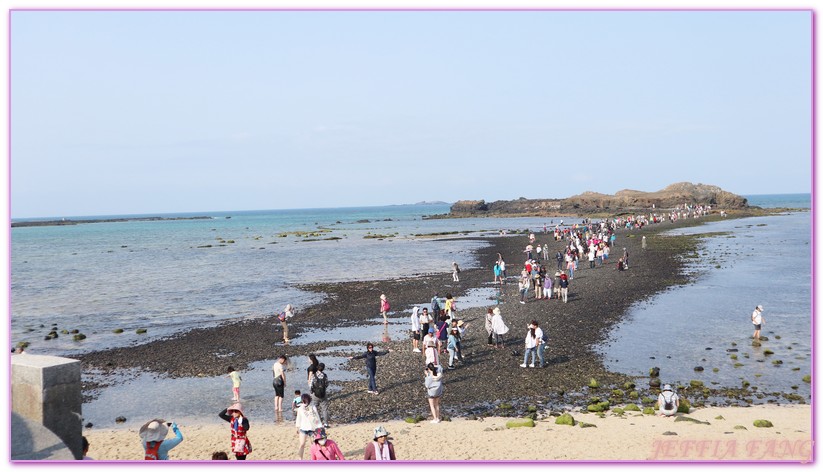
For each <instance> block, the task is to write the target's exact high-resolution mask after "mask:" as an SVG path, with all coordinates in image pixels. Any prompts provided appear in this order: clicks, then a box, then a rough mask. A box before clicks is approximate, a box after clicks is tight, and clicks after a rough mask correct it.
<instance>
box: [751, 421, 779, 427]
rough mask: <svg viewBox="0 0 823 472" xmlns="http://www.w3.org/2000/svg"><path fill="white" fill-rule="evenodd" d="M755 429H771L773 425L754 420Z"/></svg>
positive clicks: (769, 422)
mask: <svg viewBox="0 0 823 472" xmlns="http://www.w3.org/2000/svg"><path fill="white" fill-rule="evenodd" d="M753 424H754V426H755V428H772V427H774V425H773V424H772V422H771V421H769V420H754V423H753Z"/></svg>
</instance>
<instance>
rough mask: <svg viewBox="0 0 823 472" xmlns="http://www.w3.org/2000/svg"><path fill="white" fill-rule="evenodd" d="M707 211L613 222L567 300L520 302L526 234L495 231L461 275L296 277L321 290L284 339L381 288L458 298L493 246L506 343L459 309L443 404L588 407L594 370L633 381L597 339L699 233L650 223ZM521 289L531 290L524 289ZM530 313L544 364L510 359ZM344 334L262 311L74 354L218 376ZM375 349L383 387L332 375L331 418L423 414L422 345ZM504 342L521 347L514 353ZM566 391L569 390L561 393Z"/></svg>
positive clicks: (660, 281) (470, 410) (395, 298)
mask: <svg viewBox="0 0 823 472" xmlns="http://www.w3.org/2000/svg"><path fill="white" fill-rule="evenodd" d="M713 219H716V217H708V218H704V219H702V220H700V221H698V222H693V221H686V222H681V223H676V224H671V223H668V222H667V223H662V224H658V225H651V226H648V227H646V228H644V229H642V230H633V231H627V230H619V231H618V237H617V240H616V243H615V247H614V248H612V252H611V257H610V259H609V260H608V262H607V264H605V265H604V266H603V267H599V268H596V269H588V261H581V262H580V264H579V267H580V269H579V270H577V271H575V274H574V275H575V277H574V280H572V281H571V282H570V288H569V301H568V303H567V304H564V303H562V302H560V301H557V300H554V299H552V300H534V299H530V300H529V301H528V303H526V304H525V305H522V304H520V303H518V292H517V282H516V276H517V275H519V272H520V270H522V263H523V261H524V259H525V255H524V254H523V249H524V247H525V246H526V245H527V244H528V238H527V235H525V234H518V235H510V236H503V237H498V236H495V237H491V238H483V240H485V241H488V242H489V243H490V246H489V247H486V248H483V249H480V250H479V252H478V254H477V257H478V260H479V263H480V265H481V266H482V267H483V268H482V269H466V270H463V271H462V272H461V273H460V282H459V283H455V282H452V275H451V272H450V268H444V272H443V273H442V274H435V275H425V276H419V277H412V278H406V279H391V280H382V281H367V282H345V283H330V284H314V285H304V286H301V288H303V289H308V290H311V291H315V292H322V293H325V294H326V295H327V297H326V299H325V301H324V302H322V303H320V304H318V305H314V306H309V307H300V311H299V317H296V318H295V320H296V322H295V323H292V324H290V327H289V330H290V334H291V337H292V339H294V338H297V337H299V336H300V332H301V327H302V326H307V327H317V326H326V327H335V326H341V327H342V326H351V325H356V324H357V323H360V322H363V321H364V320H370V319H374V318H376V317H377V316H378V311H379V308H378V306H379V305H378V299H379V296H380V294H381V293H385V294H387V296H388V297H389V300H390V301H391V303H392V309H393V310H398V312H397V313H396V316H397V317H398V318H399V317H402V318H403V319H404V320H407V319H408V317H409V314H410V308H411V306H412V304H413V303H421V302H422V301H427V300H430V299H431V297H432V296H433V295H434V293H435V292H437V293H439V294H440V296H441V297H443V296H445V294H446V293H447V292H451V293H452V294H453V295H454V296H455V297H456V298H457V300H458V308H459V299H460V296H461V295H462V294H464V293H465V291H466V290H468V289H470V288H474V287H491V286H492V285H491V281H492V279H493V275H492V266H493V265H494V261H495V260H496V259H497V253H498V252H499V253H501V254H502V255H503V257H504V259H505V260H506V267H507V272H508V275H509V281H508V283H507V284H506V286H505V289H504V296H503V303H501V305H500V308H501V311H502V315H503V319H504V321H505V323H506V324H507V325H508V326H509V328H510V332H509V334H508V335H507V337H506V348H505V349H497V350H495V349H492V348H490V347H489V346H487V344H486V336H487V334H486V331H485V328H484V319H485V313H486V308H479V307H478V308H469V309H465V310H460V311H459V312H458V317H459V318H461V319H463V320H465V321H466V322H468V323H469V329H468V330H467V333H466V337H465V338H464V340H463V346H464V347H463V349H464V356H465V357H466V361H465V363H463V364H458V366H457V369H455V370H448V371H447V372H446V374H445V375H446V377H445V394H444V397H443V409H444V412H445V413H446V414H448V415H450V416H456V417H468V416H470V415H493V414H497V415H499V414H501V409H498V408H497V407H498V406H499V405H500V404H503V403H506V404H513V405H515V406H516V408H515V413H516V412H517V411H519V410H521V409H522V410H525V409H526V405H534V404H541V405H544V406H548V405H552V406H563V405H566V404H571V403H579V402H580V399H579V397H582V402H583V403H582V404H583V405H585V402H586V399H587V398H588V397H587V396H585V395H589V394H592V393H591V392H590V391H589V389H588V384H589V380H590V379H592V378H595V379H597V381H598V382H599V384H600V385H601V388H600V390H602V391H603V392H608V391H610V390H609V389H611V388H619V387H613V386H622V385H623V384H624V383H625V382H627V381H630V380H633V379H632V378H629V377H627V376H625V375H622V374H616V373H612V372H609V371H608V370H607V369H606V368H605V367H604V365H603V363H602V359H601V357H600V356H599V355H598V354H597V353H596V352H595V351H594V348H595V347H596V346H598V345H600V344H601V343H603V342H604V340H605V339H606V337H607V336H608V335H609V332H610V330H611V328H612V327H613V326H615V325H617V324H619V323H620V322H621V320H622V319H623V317H624V314H625V313H626V311H627V310H628V308H629V307H630V306H631V305H632V304H634V303H637V302H639V301H642V300H645V299H648V298H649V297H651V296H652V295H654V294H657V293H659V292H661V291H663V290H664V289H666V288H667V287H669V286H672V285H677V284H683V283H687V282H688V279H687V277H686V276H685V275H683V274H682V273H681V267H682V260H681V259H680V258H679V257H678V256H679V255H681V254H686V253H689V252H693V251H694V248H695V247H696V245H697V238H696V237H693V236H675V237H672V236H668V237H660V236H658V233H659V232H661V231H666V230H669V229H671V228H673V227H675V226H685V225H694V224H700V223H702V222H704V221H710V220H713ZM489 221H490V223H491V222H493V221H494V220H491V219H490V220H489ZM578 221H579V220H578ZM536 234H537V233H536ZM630 235H632V236H634V235H636V237H629V236H630ZM641 235H645V236H646V239H647V242H648V244H647V249H645V250H644V249H641V247H640V245H641V237H640V236H641ZM537 236H538V241H539V242H541V243H542V242H545V241H547V239H549V235H545V234H542V233H540V234H537ZM469 239H471V238H469ZM436 244H437V243H436V242H433V246H432V247H435V248H436ZM566 244H567V241H560V242H555V241H554V240H553V238H551V241H550V242H549V250H550V255H551V259H550V260H549V261H547V262H548V268H549V274H552V275H553V274H554V270H555V268H556V262H555V261H554V259H553V257H554V253H555V252H556V251H557V250H558V249H559V248H561V247H563V246H564V245H566ZM624 247H626V248H627V249H628V251H629V254H630V268H629V269H628V270H626V271H623V272H619V271H617V270H615V268H616V263H617V259H618V257H620V255H622V252H623V248H624ZM530 295H531V296H533V295H534V293H533V290H532V291H531V293H530ZM494 304H495V302H494V301H493V300H489V306H492V305H494ZM532 319H536V320H538V321H539V323H540V326H541V327H542V328H543V329H544V330H545V331H546V332H547V333H548V335H549V342H548V346H547V348H546V352H545V357H546V362H547V366H546V367H545V368H544V369H539V368H520V367H519V365H520V363H521V362H522V352H523V341H524V338H525V334H526V330H527V325H528V324H529V322H530V320H532ZM330 336H333V335H330ZM638 342H642V340H638ZM350 344H352V342H351V341H333V342H318V343H312V344H309V345H305V346H294V345H290V346H285V345H283V343H282V334H281V330H280V326H279V323H278V322H277V320H276V318H275V317H274V316H272V317H271V318H269V319H254V320H244V321H239V322H228V323H224V324H222V325H220V326H218V327H211V328H202V329H193V330H190V331H188V332H185V333H181V334H179V335H175V336H172V337H170V338H167V339H163V340H157V341H153V342H149V343H146V344H142V345H137V346H130V347H122V348H115V349H109V350H105V351H97V352H91V353H87V354H83V355H79V356H76V357H77V358H78V359H80V360H81V361H82V365H83V369H84V370H86V371H88V370H90V369H96V370H100V371H103V372H106V371H108V372H112V371H116V370H117V369H131V368H139V369H143V370H149V371H154V372H157V373H163V374H166V375H169V376H171V377H197V376H219V375H223V374H225V370H224V369H225V368H226V361H225V359H223V358H221V357H220V353H225V352H233V353H235V354H236V355H235V356H233V357H232V365H234V366H235V368H237V369H238V370H243V369H244V368H245V367H246V366H247V365H248V364H249V363H252V362H256V361H260V360H265V359H273V358H275V357H277V356H278V355H279V354H281V353H283V354H286V355H288V356H305V355H307V354H309V353H311V352H317V351H319V350H322V349H323V348H326V347H330V346H335V345H350ZM376 347H377V349H378V350H385V349H386V348H387V347H388V348H391V349H392V350H393V352H391V353H389V354H388V355H386V356H382V357H379V358H378V372H377V382H378V386H379V387H380V389H381V390H380V395H378V396H375V395H369V394H367V393H366V391H365V390H366V382H365V381H350V382H337V384H338V385H340V386H342V390H341V391H338V392H334V393H333V394H332V395H330V397H329V401H330V412H332V416H333V419H334V421H335V422H358V421H379V420H388V419H402V418H404V417H407V416H410V415H411V416H413V415H419V414H422V415H424V416H427V415H428V411H429V408H428V403H427V401H426V397H425V390H424V387H423V368H424V365H423V357H422V355H421V354H419V353H413V352H412V345H411V341H410V340H409V338H408V337H403V338H401V339H393V340H392V341H391V342H389V343H378V344H377V345H376ZM513 351H517V352H518V353H519V354H520V356H519V357H515V356H514V355H513V354H512V352H513ZM357 353H360V351H358V352H357ZM350 354H355V353H354V352H352V353H350ZM445 358H446V359H447V355H446V356H445ZM321 361H322V359H321ZM347 367H348V368H350V369H352V370H358V371H363V370H364V369H363V361H362V360H351V361H348V366H347ZM332 380H333V379H332ZM638 384H640V383H638ZM102 387H104V385H101V384H99V383H97V384H91V383H90V384H88V385H84V395H90V394H93V389H98V388H102ZM87 390H88V391H87ZM575 392H576V394H577V395H576V396H575V395H570V393H575ZM272 394H273V392H272ZM507 410H508V409H507ZM504 414H507V413H505V412H504ZM512 414H514V413H512Z"/></svg>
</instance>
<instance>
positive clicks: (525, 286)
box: [517, 269, 530, 305]
mask: <svg viewBox="0 0 823 472" xmlns="http://www.w3.org/2000/svg"><path fill="white" fill-rule="evenodd" d="M529 285H530V278H529V273H528V271H527V270H526V269H523V272H521V273H520V280H519V281H518V282H517V288H518V289H519V290H520V304H521V305H525V304H526V299H527V298H528V296H529Z"/></svg>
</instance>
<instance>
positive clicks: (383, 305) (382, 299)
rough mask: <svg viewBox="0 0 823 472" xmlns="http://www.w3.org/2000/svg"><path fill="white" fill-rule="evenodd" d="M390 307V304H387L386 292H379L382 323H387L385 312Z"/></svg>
mask: <svg viewBox="0 0 823 472" xmlns="http://www.w3.org/2000/svg"><path fill="white" fill-rule="evenodd" d="M390 309H391V305H389V300H388V299H386V294H383V293H381V294H380V314H381V315H383V324H389V318H388V317H387V316H386V314H387V313H388V312H389V310H390Z"/></svg>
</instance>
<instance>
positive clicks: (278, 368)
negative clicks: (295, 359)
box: [271, 354, 288, 412]
mask: <svg viewBox="0 0 823 472" xmlns="http://www.w3.org/2000/svg"><path fill="white" fill-rule="evenodd" d="M287 361H288V358H287V357H286V355H285V354H281V355H280V357H278V358H277V360H276V361H274V365H273V366H272V368H271V370H272V387H274V411H275V412H282V411H283V397H284V396H285V390H286V373H285V372H284V370H285V369H284V366H285V365H286V362H287Z"/></svg>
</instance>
